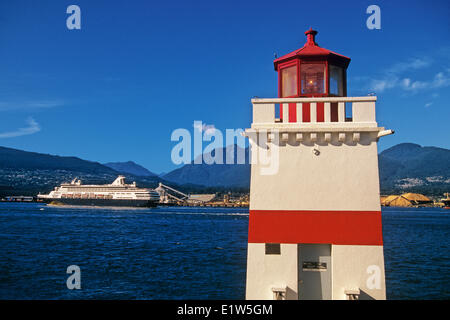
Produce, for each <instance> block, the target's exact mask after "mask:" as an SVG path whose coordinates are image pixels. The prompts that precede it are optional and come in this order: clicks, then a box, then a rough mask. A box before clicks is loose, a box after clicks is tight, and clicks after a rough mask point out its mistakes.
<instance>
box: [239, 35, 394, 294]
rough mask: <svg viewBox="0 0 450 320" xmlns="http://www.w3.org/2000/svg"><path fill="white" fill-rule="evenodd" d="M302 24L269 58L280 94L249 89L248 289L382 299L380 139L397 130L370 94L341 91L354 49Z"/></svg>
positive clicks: (344, 87)
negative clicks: (298, 38)
mask: <svg viewBox="0 0 450 320" xmlns="http://www.w3.org/2000/svg"><path fill="white" fill-rule="evenodd" d="M305 34H306V36H307V41H306V43H305V45H304V46H303V47H302V48H300V49H298V50H295V51H293V52H291V53H289V54H287V55H285V56H282V57H280V58H278V59H276V60H275V61H274V65H275V70H276V71H277V72H278V79H279V81H278V86H279V98H273V99H259V98H258V99H252V103H253V123H252V126H251V128H250V129H247V130H246V135H247V136H248V137H249V138H250V143H251V144H252V166H251V187H250V217H249V233H248V260H247V284H246V298H247V299H301V300H307V299H350V300H352V299H385V298H386V290H385V278H384V258H383V236H382V222H381V208H380V194H379V177H378V153H377V141H378V139H379V138H380V137H381V136H384V135H387V134H391V133H393V132H392V131H391V130H385V129H384V128H382V127H379V126H378V124H377V122H376V119H375V102H376V100H377V98H376V97H374V96H365V97H347V96H346V95H347V94H346V92H347V86H346V70H347V67H348V65H349V63H350V58H348V57H345V56H342V55H340V54H337V53H334V52H332V51H329V50H326V49H324V48H321V47H319V46H318V45H317V44H316V42H315V36H316V34H317V32H316V31H314V30H311V29H310V30H308V31H306V32H305ZM277 110H279V112H278V111H277ZM263 154H264V155H265V159H266V160H267V159H269V161H262V160H261V159H262V158H263V157H262V155H263Z"/></svg>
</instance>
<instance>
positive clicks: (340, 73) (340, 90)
mask: <svg viewBox="0 0 450 320" xmlns="http://www.w3.org/2000/svg"><path fill="white" fill-rule="evenodd" d="M330 94H334V95H336V96H340V97H342V96H344V69H343V68H341V67H337V66H333V65H330Z"/></svg>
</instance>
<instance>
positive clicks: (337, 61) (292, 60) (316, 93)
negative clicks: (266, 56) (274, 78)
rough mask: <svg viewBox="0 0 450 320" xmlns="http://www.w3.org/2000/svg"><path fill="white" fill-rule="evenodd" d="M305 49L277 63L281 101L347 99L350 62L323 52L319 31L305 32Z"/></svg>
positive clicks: (343, 57) (281, 58)
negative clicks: (283, 99) (312, 98)
mask: <svg viewBox="0 0 450 320" xmlns="http://www.w3.org/2000/svg"><path fill="white" fill-rule="evenodd" d="M305 35H306V43H305V45H304V46H303V47H302V48H300V49H297V50H295V51H293V52H291V53H288V54H286V55H284V56H282V57H280V58H277V59H275V61H274V66H275V70H276V71H277V72H278V95H279V97H280V98H298V97H345V96H347V83H346V82H347V76H346V73H347V67H348V65H349V63H350V58H348V57H345V56H343V55H340V54H337V53H335V52H333V51H330V50H327V49H324V48H321V47H319V46H318V45H317V43H316V41H315V36H316V35H317V31H315V30H312V29H309V30H308V31H306V32H305Z"/></svg>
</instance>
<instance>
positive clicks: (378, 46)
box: [0, 0, 450, 173]
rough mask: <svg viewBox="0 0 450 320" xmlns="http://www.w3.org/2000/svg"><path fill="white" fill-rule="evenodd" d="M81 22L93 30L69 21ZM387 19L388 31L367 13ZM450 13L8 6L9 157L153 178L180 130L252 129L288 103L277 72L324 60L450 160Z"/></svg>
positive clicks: (1, 79)
mask: <svg viewBox="0 0 450 320" xmlns="http://www.w3.org/2000/svg"><path fill="white" fill-rule="evenodd" d="M71 4H76V5H78V6H79V7H80V8H81V30H68V29H67V28H66V19H67V17H68V14H66V8H67V7H68V6H69V5H71ZM371 4H376V5H378V6H379V7H380V8H381V30H369V29H368V28H367V27H366V19H367V18H368V16H369V15H368V14H366V8H367V7H368V6H369V5H371ZM449 9H450V4H449V2H448V1H446V0H444V1H432V2H430V1H392V0H391V1H378V0H376V1H323V0H317V1H300V0H297V1H262V0H259V1H244V0H241V1H234V0H231V1H230V0H228V1H216V0H208V1H202V0H201V1H187V0H183V1H179V0H175V1H158V2H156V1H129V0H128V1H123V0H117V1H101V0H96V1H92V0H89V1H84V0H83V1H82V0H71V1H63V0H58V1H23V0H16V1H2V2H1V4H0V48H1V50H0V70H1V71H0V145H1V146H7V147H12V148H18V149H24V150H28V151H36V152H43V153H50V154H58V155H75V156H78V157H80V158H83V159H87V160H93V161H99V162H108V161H126V160H133V161H135V162H137V163H140V164H142V165H144V166H145V167H147V168H148V169H150V170H152V171H154V172H157V173H158V172H161V171H166V172H167V171H169V170H171V169H173V168H174V167H175V166H174V165H173V164H172V162H171V158H170V153H171V149H172V147H173V146H174V145H175V142H172V141H170V136H171V133H172V131H173V130H174V129H177V128H187V129H189V130H191V131H193V130H194V128H193V122H194V120H201V121H203V123H205V124H206V125H207V126H210V127H211V126H214V127H215V128H218V129H220V130H223V131H224V130H225V129H226V128H246V127H249V125H250V122H251V103H250V99H251V98H252V97H253V96H259V97H276V96H277V84H276V83H277V74H276V72H275V71H274V70H273V63H272V61H273V58H274V53H275V52H276V53H277V54H278V56H281V55H283V54H285V53H288V52H290V51H292V50H294V49H297V48H300V47H301V46H302V45H303V44H304V42H305V36H304V31H305V30H307V29H308V28H309V27H313V28H314V29H316V30H318V31H319V34H318V36H317V38H316V40H317V42H318V43H319V45H320V46H323V47H325V48H327V49H330V50H333V51H335V52H338V53H341V54H343V55H346V56H349V57H351V58H352V62H351V63H350V66H349V69H348V89H349V92H348V95H349V96H358V95H366V94H368V93H370V92H376V94H377V96H378V102H377V119H378V122H379V124H380V125H381V126H385V127H386V128H390V129H394V130H395V131H396V133H395V135H393V136H389V137H386V138H383V139H381V141H380V144H379V147H380V149H381V150H383V149H385V148H388V147H390V146H392V145H395V144H397V143H400V142H414V143H418V144H421V145H434V146H439V147H445V148H450V139H449V127H448V126H449V119H450V108H449V107H448V101H450V93H449V88H450V42H449V30H450V28H449V22H448V13H449V12H450V10H449Z"/></svg>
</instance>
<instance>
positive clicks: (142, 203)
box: [40, 198, 157, 208]
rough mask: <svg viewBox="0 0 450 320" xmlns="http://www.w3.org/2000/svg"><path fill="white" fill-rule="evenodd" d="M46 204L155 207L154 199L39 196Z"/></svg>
mask: <svg viewBox="0 0 450 320" xmlns="http://www.w3.org/2000/svg"><path fill="white" fill-rule="evenodd" d="M40 200H42V201H44V202H45V203H48V204H52V203H53V204H56V205H70V206H101V207H142V208H149V207H156V206H157V202H156V201H150V200H120V199H70V198H40Z"/></svg>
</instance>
